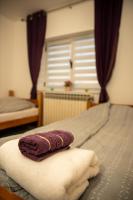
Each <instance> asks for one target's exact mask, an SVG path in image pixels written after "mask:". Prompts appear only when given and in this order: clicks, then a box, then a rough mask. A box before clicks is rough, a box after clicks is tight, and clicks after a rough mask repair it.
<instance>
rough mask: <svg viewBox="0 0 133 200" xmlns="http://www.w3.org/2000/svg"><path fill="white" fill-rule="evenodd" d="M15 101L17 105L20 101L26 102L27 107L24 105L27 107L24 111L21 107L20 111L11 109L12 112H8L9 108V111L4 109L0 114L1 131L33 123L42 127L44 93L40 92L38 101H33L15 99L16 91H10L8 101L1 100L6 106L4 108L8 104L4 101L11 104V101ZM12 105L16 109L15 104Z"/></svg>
mask: <svg viewBox="0 0 133 200" xmlns="http://www.w3.org/2000/svg"><path fill="white" fill-rule="evenodd" d="M12 99H13V100H12ZM14 99H15V101H16V104H17V103H20V101H24V104H25V103H26V105H23V106H25V107H24V109H22V107H21V109H20V110H19V109H18V107H17V109H18V110H17V111H16V110H13V108H11V109H12V110H8V109H10V108H8V109H6V110H7V111H6V110H3V109H2V111H1V112H0V130H3V129H6V128H11V127H16V126H20V125H24V124H28V123H32V122H37V124H38V126H41V125H42V112H43V103H42V102H43V95H42V92H40V91H38V93H37V99H34V100H33V99H19V98H17V97H15V93H14V91H12V90H10V91H9V97H8V98H6V100H5V99H3V100H1V101H2V105H4V107H5V108H6V103H5V102H3V101H4V100H5V101H7V102H9V100H10V101H11V100H12V101H14ZM25 100H26V101H25ZM11 103H12V102H11ZM12 104H13V106H14V109H16V105H15V103H12ZM27 104H29V105H28V107H27ZM30 104H31V105H30ZM20 106H22V105H20ZM1 107H2V106H1Z"/></svg>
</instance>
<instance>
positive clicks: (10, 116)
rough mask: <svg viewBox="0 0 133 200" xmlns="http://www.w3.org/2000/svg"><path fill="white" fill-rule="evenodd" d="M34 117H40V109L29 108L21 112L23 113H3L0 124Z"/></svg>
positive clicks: (0, 115) (0, 116)
mask: <svg viewBox="0 0 133 200" xmlns="http://www.w3.org/2000/svg"><path fill="white" fill-rule="evenodd" d="M34 115H38V108H29V109H26V110H21V111H17V112H11V113H1V114H0V122H6V121H11V120H15V119H21V118H24V117H31V116H34Z"/></svg>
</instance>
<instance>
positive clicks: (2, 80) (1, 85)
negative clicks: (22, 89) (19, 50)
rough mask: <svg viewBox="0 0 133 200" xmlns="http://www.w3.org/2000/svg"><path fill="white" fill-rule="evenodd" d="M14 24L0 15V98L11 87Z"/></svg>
mask: <svg viewBox="0 0 133 200" xmlns="http://www.w3.org/2000/svg"><path fill="white" fill-rule="evenodd" d="M13 52H14V22H12V21H11V20H9V19H7V18H5V17H3V16H2V15H0V97H2V96H7V91H8V90H9V89H11V86H12V79H13V73H12V67H13Z"/></svg>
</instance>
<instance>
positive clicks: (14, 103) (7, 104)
mask: <svg viewBox="0 0 133 200" xmlns="http://www.w3.org/2000/svg"><path fill="white" fill-rule="evenodd" d="M33 107H35V105H34V104H33V103H32V102H30V101H28V100H25V99H21V98H17V97H6V98H1V99H0V113H9V112H16V111H20V110H25V109H28V108H33Z"/></svg>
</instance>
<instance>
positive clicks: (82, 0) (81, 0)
mask: <svg viewBox="0 0 133 200" xmlns="http://www.w3.org/2000/svg"><path fill="white" fill-rule="evenodd" d="M85 1H90V0H79V1H77V2H75V3H70V4H69V5H64V6H61V7H58V8H53V9H49V10H47V11H46V12H47V13H50V12H53V11H57V10H61V9H63V8H67V7H68V8H72V6H74V5H76V4H79V3H82V2H85ZM21 21H22V22H25V21H26V18H21Z"/></svg>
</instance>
